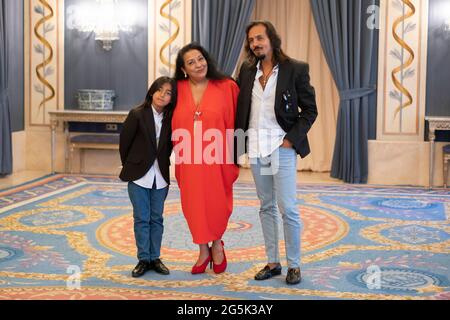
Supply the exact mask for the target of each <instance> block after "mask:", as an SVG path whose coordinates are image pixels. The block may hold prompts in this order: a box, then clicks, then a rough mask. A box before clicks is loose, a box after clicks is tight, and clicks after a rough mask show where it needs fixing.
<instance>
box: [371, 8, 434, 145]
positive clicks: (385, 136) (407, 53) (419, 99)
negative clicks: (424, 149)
mask: <svg viewBox="0 0 450 320" xmlns="http://www.w3.org/2000/svg"><path fill="white" fill-rule="evenodd" d="M380 5H381V7H380V14H381V17H380V45H379V73H378V88H379V92H378V125H377V127H378V129H377V131H378V132H377V139H378V140H406V141H423V132H424V125H425V120H424V118H425V95H426V62H427V35H428V0H392V1H386V0H384V1H383V0H382V1H381V3H380Z"/></svg>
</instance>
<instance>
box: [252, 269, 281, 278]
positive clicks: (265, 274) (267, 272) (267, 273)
mask: <svg viewBox="0 0 450 320" xmlns="http://www.w3.org/2000/svg"><path fill="white" fill-rule="evenodd" d="M280 274H281V265H278V266H276V267H275V268H273V269H270V267H269V266H268V265H267V266H265V267H264V268H263V269H261V270H259V272H258V273H257V274H256V275H255V280H266V279H270V278H272V277H274V276H278V275H280Z"/></svg>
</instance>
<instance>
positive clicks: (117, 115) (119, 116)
mask: <svg viewBox="0 0 450 320" xmlns="http://www.w3.org/2000/svg"><path fill="white" fill-rule="evenodd" d="M49 115H50V128H51V132H52V137H51V139H52V141H51V145H52V173H55V146H56V127H57V126H58V123H59V122H62V124H63V130H64V134H65V142H66V143H65V146H64V164H65V167H64V169H65V172H67V171H68V159H69V150H68V146H69V139H70V135H69V125H68V123H69V122H100V123H112V124H115V123H123V122H124V121H125V119H126V118H127V116H128V111H79V110H58V111H49Z"/></svg>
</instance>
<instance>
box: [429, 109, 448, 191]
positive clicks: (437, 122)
mask: <svg viewBox="0 0 450 320" xmlns="http://www.w3.org/2000/svg"><path fill="white" fill-rule="evenodd" d="M425 120H426V121H428V123H429V130H428V139H429V140H430V166H429V171H430V180H429V187H430V189H431V188H433V176H434V149H435V145H434V140H435V139H436V134H435V132H436V130H450V117H425Z"/></svg>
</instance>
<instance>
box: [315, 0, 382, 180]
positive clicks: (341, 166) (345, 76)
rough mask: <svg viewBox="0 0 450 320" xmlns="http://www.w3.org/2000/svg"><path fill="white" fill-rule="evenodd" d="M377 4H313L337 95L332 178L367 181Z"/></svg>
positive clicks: (355, 0) (341, 0)
mask: <svg viewBox="0 0 450 320" xmlns="http://www.w3.org/2000/svg"><path fill="white" fill-rule="evenodd" d="M377 4H378V1H376V0H336V1H329V0H311V8H312V11H313V15H314V21H315V23H316V27H317V30H318V32H319V37H320V41H321V44H322V48H323V51H324V53H325V56H326V59H327V62H328V64H329V66H330V69H331V72H332V74H333V78H334V80H335V82H336V85H337V87H338V90H339V93H340V99H341V101H340V106H339V114H338V120H337V121H338V123H337V129H336V130H337V132H336V143H335V146H334V154H333V162H332V166H331V176H332V177H333V178H337V179H341V180H344V181H345V182H347V183H367V176H368V150H367V149H368V147H367V145H368V139H369V138H373V137H374V136H375V131H376V127H375V124H374V123H375V121H376V87H375V86H376V79H377V76H376V75H377V56H378V42H377V37H376V35H377V30H376V29H374V28H369V27H368V25H367V21H368V19H370V15H368V14H367V9H368V8H369V6H371V5H377Z"/></svg>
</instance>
